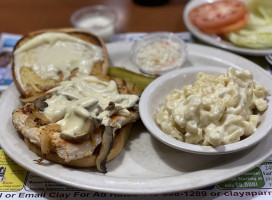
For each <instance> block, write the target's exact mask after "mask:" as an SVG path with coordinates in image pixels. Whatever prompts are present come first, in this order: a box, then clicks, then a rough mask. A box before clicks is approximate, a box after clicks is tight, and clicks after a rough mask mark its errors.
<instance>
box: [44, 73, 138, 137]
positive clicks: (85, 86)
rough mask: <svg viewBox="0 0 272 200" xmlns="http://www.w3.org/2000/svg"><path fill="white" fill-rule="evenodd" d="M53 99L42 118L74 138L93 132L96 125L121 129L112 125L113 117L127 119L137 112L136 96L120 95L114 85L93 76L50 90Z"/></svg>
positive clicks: (75, 79) (75, 78)
mask: <svg viewBox="0 0 272 200" xmlns="http://www.w3.org/2000/svg"><path fill="white" fill-rule="evenodd" d="M47 93H51V94H52V97H51V98H49V99H47V100H46V103H47V104H48V107H46V108H45V110H44V114H45V116H46V117H47V118H48V119H49V120H50V121H51V122H53V123H57V124H59V125H60V126H61V129H62V132H63V133H64V134H67V135H72V136H75V135H77V134H80V133H81V132H82V131H83V132H86V131H90V132H91V131H92V130H93V129H94V128H95V127H96V126H97V125H100V124H102V125H104V126H112V127H113V128H115V129H118V128H121V125H122V124H121V122H120V123H114V122H113V120H112V119H111V117H112V116H113V115H121V116H129V115H130V111H129V110H128V109H130V108H136V106H137V104H138V101H139V97H138V96H137V95H129V94H119V92H118V89H117V85H116V83H115V82H114V81H109V82H108V81H102V80H100V79H98V78H97V77H95V76H81V77H74V78H73V79H72V80H71V81H63V82H61V83H60V86H58V87H56V88H53V89H51V90H49V91H48V92H47Z"/></svg>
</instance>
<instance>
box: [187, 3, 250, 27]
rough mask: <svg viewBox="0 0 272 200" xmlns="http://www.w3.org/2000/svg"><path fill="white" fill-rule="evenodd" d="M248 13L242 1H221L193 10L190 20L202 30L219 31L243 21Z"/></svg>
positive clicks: (202, 5)
mask: <svg viewBox="0 0 272 200" xmlns="http://www.w3.org/2000/svg"><path fill="white" fill-rule="evenodd" d="M246 12H247V11H246V6H245V3H243V2H241V1H237V0H219V1H215V2H213V3H205V4H201V5H199V6H197V7H195V8H193V9H192V10H191V11H190V12H189V18H190V19H191V21H192V22H193V23H194V24H195V25H196V26H197V27H198V28H200V29H205V30H207V29H219V28H221V27H223V26H226V25H230V24H232V23H235V22H237V21H239V20H241V19H243V17H244V15H245V14H246Z"/></svg>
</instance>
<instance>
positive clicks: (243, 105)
mask: <svg viewBox="0 0 272 200" xmlns="http://www.w3.org/2000/svg"><path fill="white" fill-rule="evenodd" d="M267 95H268V90H267V89H266V88H265V87H264V86H262V85H258V84H256V83H255V82H254V81H253V75H252V73H251V72H250V71H248V70H235V69H233V68H228V70H227V73H226V74H217V75H209V74H205V73H202V72H200V73H198V75H197V77H196V80H195V83H194V85H186V86H184V87H183V88H182V89H180V90H179V89H174V90H172V91H171V93H170V94H168V95H167V96H166V98H165V103H164V104H163V105H162V106H161V107H160V108H159V109H158V112H157V114H156V121H157V123H158V125H159V126H160V128H161V130H162V131H164V132H165V133H167V134H169V135H171V136H172V137H174V138H176V139H177V140H180V141H183V142H186V143H191V144H198V145H208V146H214V147H216V146H219V145H224V144H230V143H234V142H237V141H239V140H241V139H243V138H245V137H248V136H250V135H252V134H253V133H254V132H255V131H256V127H257V126H258V123H259V121H260V113H261V112H263V111H265V110H266V109H267V100H266V96H267ZM254 110H256V111H257V113H256V112H254Z"/></svg>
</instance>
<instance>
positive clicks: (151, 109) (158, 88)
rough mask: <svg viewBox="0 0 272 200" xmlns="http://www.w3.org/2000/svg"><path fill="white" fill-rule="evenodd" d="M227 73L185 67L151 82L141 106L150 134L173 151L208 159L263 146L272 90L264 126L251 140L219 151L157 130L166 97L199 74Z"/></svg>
mask: <svg viewBox="0 0 272 200" xmlns="http://www.w3.org/2000/svg"><path fill="white" fill-rule="evenodd" d="M226 71H227V68H222V67H211V66H201V67H186V68H182V69H180V70H175V71H173V72H169V73H167V74H165V75H162V76H160V77H158V78H157V79H155V80H154V81H153V82H151V83H150V84H149V85H148V87H147V88H146V89H145V90H144V92H143V94H142V96H141V99H140V105H139V106H140V116H141V119H142V121H143V123H144V125H145V126H146V128H147V129H148V130H149V132H150V133H151V134H152V135H153V136H154V137H156V138H157V139H159V140H160V141H161V142H163V143H165V144H167V145H169V146H171V147H173V148H176V149H179V150H183V151H187V152H192V153H198V154H209V155H212V154H225V153H231V152H235V151H239V150H243V149H245V148H248V147H250V146H252V145H254V144H256V143H258V142H260V141H261V140H262V139H263V138H264V137H265V136H266V135H267V134H268V133H269V132H270V130H271V128H272V123H271V121H272V100H271V89H269V96H268V109H267V110H266V111H265V112H264V113H263V114H262V116H261V122H260V124H259V126H258V128H257V131H256V132H255V133H253V134H252V135H251V136H249V137H248V138H246V139H243V140H241V141H239V142H236V143H232V144H227V145H221V146H218V147H216V148H214V147H211V146H201V145H194V144H188V143H185V142H181V141H179V140H176V139H174V138H173V137H171V136H169V135H167V134H166V133H164V132H163V131H162V130H161V129H160V128H159V127H158V125H157V124H156V122H155V114H156V113H157V109H158V108H159V107H160V105H161V104H163V103H164V99H165V96H166V95H167V94H169V93H170V92H171V91H172V90H173V89H175V88H177V89H181V88H182V87H183V86H184V85H187V84H193V83H194V80H195V77H196V75H197V73H198V72H204V73H208V74H218V73H226ZM257 78H258V79H255V78H254V81H255V82H257V83H260V84H262V81H261V80H260V79H262V77H257ZM264 86H265V85H264ZM269 88H270V87H269Z"/></svg>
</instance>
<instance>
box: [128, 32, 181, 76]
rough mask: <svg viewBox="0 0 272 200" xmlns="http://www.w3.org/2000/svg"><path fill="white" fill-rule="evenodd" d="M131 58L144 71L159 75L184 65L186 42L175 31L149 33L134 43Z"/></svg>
mask: <svg viewBox="0 0 272 200" xmlns="http://www.w3.org/2000/svg"><path fill="white" fill-rule="evenodd" d="M131 59H132V61H133V63H134V64H135V65H137V66H138V67H139V69H140V70H141V71H142V72H144V73H146V74H149V75H154V76H158V75H161V74H164V73H166V72H168V71H171V70H174V69H178V68H180V67H182V65H183V63H184V62H185V60H186V44H185V42H184V41H183V40H181V39H179V38H178V37H177V36H176V35H175V34H173V33H168V32H157V33H151V34H147V35H145V36H143V37H142V38H141V39H139V40H137V41H135V43H134V44H133V46H132V49H131Z"/></svg>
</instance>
